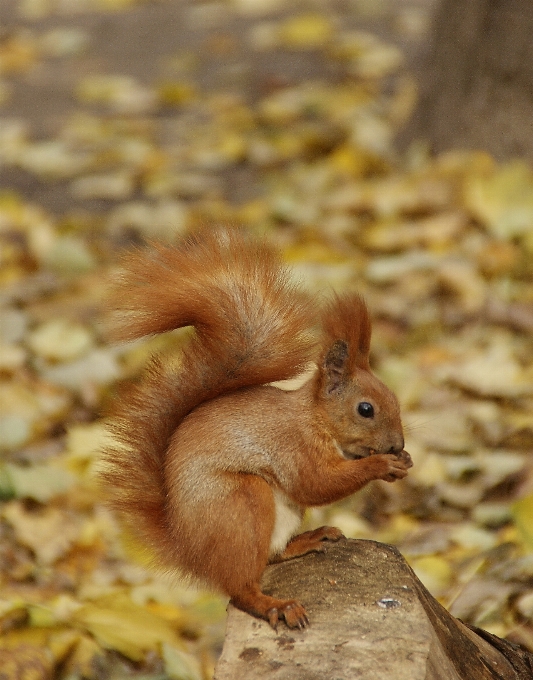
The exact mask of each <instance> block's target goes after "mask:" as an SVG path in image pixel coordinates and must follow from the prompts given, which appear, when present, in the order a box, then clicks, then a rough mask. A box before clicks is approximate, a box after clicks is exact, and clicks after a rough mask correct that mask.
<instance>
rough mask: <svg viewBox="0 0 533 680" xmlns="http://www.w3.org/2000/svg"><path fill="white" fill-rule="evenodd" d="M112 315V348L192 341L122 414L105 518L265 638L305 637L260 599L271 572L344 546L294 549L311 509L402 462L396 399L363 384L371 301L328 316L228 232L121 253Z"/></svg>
mask: <svg viewBox="0 0 533 680" xmlns="http://www.w3.org/2000/svg"><path fill="white" fill-rule="evenodd" d="M111 308H112V310H113V316H114V319H115V325H114V335H115V337H117V338H120V339H132V338H136V337H141V336H143V335H146V334H149V333H161V332H164V331H168V330H172V329H175V328H179V327H182V326H185V325H192V326H194V329H195V335H194V337H193V338H192V340H191V341H190V342H189V344H188V345H187V347H186V348H185V350H184V352H183V357H182V361H181V363H180V365H179V366H175V365H173V364H172V363H170V362H168V361H165V360H163V359H161V358H155V359H153V360H152V361H151V363H150V365H149V367H148V370H147V372H146V375H145V376H144V378H143V379H142V380H141V381H140V382H139V383H138V384H135V385H132V386H130V387H129V388H128V389H127V390H126V391H125V393H123V394H122V395H121V396H120V397H119V398H117V400H116V403H115V406H114V408H113V411H112V413H111V419H110V429H111V431H112V433H113V435H114V438H115V441H116V442H117V443H116V445H114V446H110V447H109V448H108V449H107V450H106V452H105V457H104V459H105V466H104V471H103V475H102V476H103V479H104V482H105V484H106V487H107V493H108V495H109V498H110V503H111V505H112V506H113V507H114V508H115V510H116V511H117V512H118V513H119V515H120V516H121V518H122V519H123V521H124V522H125V524H126V525H127V526H128V528H129V529H130V531H132V532H133V533H134V534H135V535H136V536H137V538H138V539H140V540H141V541H142V542H143V543H144V544H145V545H146V546H147V547H148V548H149V549H150V550H151V551H152V552H153V554H154V555H155V560H156V563H157V564H158V565H159V566H165V567H170V568H180V569H181V570H182V571H184V572H185V573H187V574H190V575H192V576H193V577H195V578H199V579H202V580H204V581H206V582H207V583H210V584H211V585H213V586H215V587H217V588H219V589H221V590H222V591H224V592H226V593H227V594H228V595H229V596H230V597H231V598H232V600H233V602H234V603H235V604H236V605H237V606H239V607H241V608H243V609H245V610H246V611H249V612H250V613H253V614H254V615H257V616H261V617H263V618H266V619H268V620H269V621H270V622H271V624H272V625H276V623H277V621H278V619H280V618H283V619H284V620H285V621H286V623H287V624H288V625H289V626H298V627H302V626H304V625H306V623H307V617H306V614H305V610H304V609H303V607H302V606H301V605H300V604H298V603H295V602H294V601H289V600H287V601H280V600H275V599H273V598H270V597H267V596H266V595H263V594H262V593H261V592H260V588H259V580H260V577H261V574H262V572H263V570H264V568H265V566H266V564H267V562H268V561H269V560H273V559H274V560H276V559H284V558H289V557H293V556H295V555H299V554H302V553H304V552H309V551H312V550H317V549H320V547H321V545H322V544H321V541H322V540H325V539H329V540H335V539H338V538H339V536H340V534H339V533H338V530H334V529H328V528H326V529H325V530H317V531H316V532H312V533H310V534H306V535H305V536H302V537H301V538H299V539H295V540H294V541H292V542H290V540H291V538H293V536H294V534H295V533H296V530H297V527H298V524H299V521H300V519H301V516H302V513H303V509H304V508H305V507H306V506H308V505H320V504H323V503H329V502H331V501H332V500H336V499H338V498H342V497H345V496H347V495H349V494H351V493H353V492H354V491H356V490H357V489H359V488H361V487H362V486H364V485H365V484H366V483H367V482H369V481H370V480H372V479H386V480H388V481H393V480H394V479H397V478H401V477H403V476H405V474H407V468H408V467H409V466H410V464H411V463H410V459H409V455H408V454H406V453H405V452H404V451H403V436H402V428H401V422H400V415H399V408H398V404H397V401H396V399H395V397H394V395H392V393H391V392H390V391H389V390H388V389H387V388H386V387H385V385H383V384H382V383H381V382H380V381H379V380H378V379H377V378H376V377H375V376H374V375H373V374H372V373H371V372H370V368H369V363H368V355H369V349H370V320H369V316H368V312H367V310H366V307H365V305H364V302H363V301H362V300H361V298H359V297H358V296H354V295H347V296H341V297H336V298H335V299H334V300H333V301H332V302H331V303H329V304H328V305H327V306H326V307H325V309H324V310H322V311H321V310H320V309H319V308H318V305H317V303H316V301H315V300H314V298H313V297H312V296H310V295H308V294H305V293H303V292H302V291H301V290H300V289H299V288H297V287H296V286H295V285H294V284H293V283H292V282H291V281H290V278H289V276H288V273H287V270H286V268H285V267H284V266H283V265H282V264H281V263H280V261H279V259H278V257H277V255H276V254H275V252H273V251H272V250H271V249H270V248H268V247H267V246H265V245H264V244H258V243H256V242H255V241H253V240H251V239H250V238H248V237H246V236H245V235H244V234H242V233H241V232H239V231H236V230H231V229H222V228H221V229H215V230H210V231H204V232H202V233H200V234H199V235H198V236H196V237H195V238H193V239H190V240H188V241H186V242H185V243H183V244H182V245H180V246H179V247H169V246H161V245H155V246H153V247H152V248H151V249H150V250H149V251H148V252H147V253H145V252H138V253H134V254H131V255H129V256H128V257H127V258H126V259H125V260H124V262H123V266H122V273H121V276H120V280H119V282H118V284H117V285H116V286H115V287H114V289H113V291H112V294H111ZM315 323H318V325H319V326H321V328H322V339H321V342H320V344H319V346H317V344H316V342H315V340H314V324H315ZM311 360H314V361H315V362H317V363H318V369H319V370H318V371H317V373H316V376H315V377H314V378H313V379H312V380H311V381H309V382H308V383H307V384H305V385H304V386H303V387H301V388H300V389H298V390H296V391H293V392H284V391H281V390H279V389H277V388H275V387H268V386H265V384H266V383H269V382H274V381H278V380H282V379H286V378H291V377H294V376H296V375H298V374H299V373H301V372H302V370H303V369H304V368H305V367H306V366H307V365H308V363H309V362H310V361H311ZM361 401H369V402H371V403H372V404H373V406H374V409H375V415H374V417H373V418H372V419H371V420H372V422H370V419H369V418H363V417H361V416H360V415H358V413H357V405H358V403H360V402H361ZM371 454H375V455H371Z"/></svg>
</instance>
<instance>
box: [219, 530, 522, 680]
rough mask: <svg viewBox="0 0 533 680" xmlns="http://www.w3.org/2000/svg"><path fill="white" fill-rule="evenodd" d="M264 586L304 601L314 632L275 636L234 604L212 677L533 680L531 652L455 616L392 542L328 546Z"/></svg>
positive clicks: (287, 565)
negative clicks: (464, 622)
mask: <svg viewBox="0 0 533 680" xmlns="http://www.w3.org/2000/svg"><path fill="white" fill-rule="evenodd" d="M263 589H264V591H265V592H266V593H268V594H272V595H274V596H276V597H283V598H293V597H294V598H297V599H298V600H300V601H301V602H302V603H303V604H305V606H306V608H307V612H308V614H309V619H310V626H309V628H307V629H306V630H304V631H299V630H289V629H288V628H287V627H286V626H285V625H284V624H283V623H280V624H279V626H278V630H277V631H274V630H272V628H270V626H269V625H268V624H267V623H266V622H265V621H260V620H258V619H254V618H253V617H251V616H249V615H248V614H244V613H243V612H241V611H239V610H237V609H235V608H233V607H231V606H230V607H229V616H228V624H227V631H226V640H225V643H224V649H223V651H222V656H221V658H220V660H219V662H218V665H217V668H216V672H215V680H235V678H246V680H260V679H265V678H268V680H276V679H278V678H279V679H280V680H281V679H283V680H319V679H320V680H322V679H323V678H332V679H334V680H353V678H364V680H531V678H533V655H531V654H529V653H528V652H526V651H524V650H522V649H520V648H519V647H517V646H516V645H513V644H511V643H510V642H507V641H506V640H501V639H500V638H496V637H494V636H492V635H490V634H488V633H485V632H484V631H479V630H472V629H470V628H468V627H467V626H465V625H464V624H463V623H461V622H460V621H458V620H457V619H455V618H454V617H453V616H451V614H449V613H448V612H447V611H446V610H445V609H444V608H443V607H442V606H441V605H440V604H439V603H438V602H437V601H436V600H435V599H434V598H433V597H432V596H431V595H430V594H429V593H428V591H427V590H426V589H425V588H424V586H423V585H422V583H421V582H420V581H419V580H418V578H417V577H416V576H415V574H414V573H413V571H412V570H411V569H410V567H409V566H408V564H407V563H406V562H405V560H404V559H403V557H402V556H401V555H400V553H399V552H398V551H397V550H396V548H393V547H391V546H388V545H383V544H380V543H376V542H374V541H354V540H343V541H340V542H339V543H335V544H327V545H326V546H325V552H324V553H313V554H310V555H306V556H304V557H302V558H299V559H294V560H290V561H288V562H284V563H281V564H276V565H272V566H270V567H269V568H268V569H267V570H266V572H265V575H264V579H263Z"/></svg>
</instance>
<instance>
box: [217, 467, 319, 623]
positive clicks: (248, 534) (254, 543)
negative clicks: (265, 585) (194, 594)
mask: <svg viewBox="0 0 533 680" xmlns="http://www.w3.org/2000/svg"><path fill="white" fill-rule="evenodd" d="M228 481H229V480H228V478H226V483H227V482H228ZM228 491H229V489H226V493H225V494H224V495H223V497H222V498H221V499H220V501H219V503H218V504H217V508H216V512H215V513H213V518H212V521H211V522H210V533H211V540H210V545H209V553H208V556H206V559H207V565H206V566H207V570H208V571H209V573H206V576H207V577H208V579H209V580H210V581H211V582H212V583H213V584H214V585H217V586H218V587H219V588H221V589H222V590H224V591H225V592H226V593H227V594H228V595H229V596H230V598H231V602H232V604H233V605H234V606H235V607H237V608H239V609H242V610H243V611H245V612H247V613H249V614H252V615H253V616H257V617H259V618H262V619H266V620H267V621H268V622H269V623H270V625H271V626H272V627H273V628H276V626H277V623H278V621H279V620H281V619H283V620H285V623H286V624H287V625H288V626H289V627H290V628H300V629H301V628H304V627H305V626H306V625H307V623H308V619H307V615H306V613H305V609H304V608H303V607H302V605H301V604H299V603H298V602H296V600H279V599H277V598H274V597H270V596H268V595H265V594H263V593H262V592H261V588H260V585H259V582H260V580H261V576H262V574H263V571H264V570H265V567H266V565H267V562H268V555H269V551H270V542H271V538H272V532H273V530H274V524H275V512H276V511H275V504H274V497H273V494H272V489H271V487H270V486H269V485H268V483H267V482H266V481H265V480H264V479H262V478H261V477H258V476H256V475H248V474H239V475H234V476H233V475H232V476H231V491H229V493H228ZM226 509H227V510H226ZM227 511H229V512H231V517H228V516H227V515H226V512H227ZM229 527H231V533H230V534H229V533H228V528H229ZM207 570H206V571H207Z"/></svg>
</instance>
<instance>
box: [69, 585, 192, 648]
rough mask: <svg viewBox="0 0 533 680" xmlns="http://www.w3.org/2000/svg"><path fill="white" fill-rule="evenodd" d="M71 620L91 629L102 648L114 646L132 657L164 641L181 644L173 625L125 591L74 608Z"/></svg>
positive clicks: (173, 644) (159, 645)
mask: <svg viewBox="0 0 533 680" xmlns="http://www.w3.org/2000/svg"><path fill="white" fill-rule="evenodd" d="M73 620H74V621H76V623H77V624H78V625H79V626H81V627H83V628H85V629H86V630H87V631H88V632H90V633H91V634H92V635H93V636H94V637H95V638H96V640H97V641H98V642H99V644H100V645H101V646H102V647H104V648H105V649H114V650H117V651H119V652H120V653H121V654H124V656H127V657H128V658H129V659H132V660H133V661H141V660H142V659H143V658H144V655H145V653H146V652H147V651H149V650H154V651H159V649H160V647H161V645H162V644H163V643H164V642H167V643H168V644H169V645H172V646H180V639H179V636H178V634H177V633H176V631H175V628H174V626H173V625H171V624H170V623H169V622H168V621H166V620H165V619H164V618H162V617H161V616H158V615H157V614H155V613H153V612H150V611H149V610H148V609H147V608H146V607H142V606H139V605H136V604H134V603H132V602H131V601H130V600H129V599H128V598H127V597H126V596H124V595H118V596H117V595H114V596H113V597H103V598H101V599H99V600H96V601H94V602H91V603H89V604H87V605H85V606H84V607H82V608H81V609H80V610H79V611H77V612H76V613H75V614H74V616H73Z"/></svg>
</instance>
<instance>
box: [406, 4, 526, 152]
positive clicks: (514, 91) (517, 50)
mask: <svg viewBox="0 0 533 680" xmlns="http://www.w3.org/2000/svg"><path fill="white" fill-rule="evenodd" d="M532 35H533V2H531V0H467V1H466V2H465V0H442V2H441V5H440V7H439V9H438V11H437V12H436V16H435V23H434V29H433V46H432V49H431V53H430V58H429V61H428V63H427V64H426V65H425V70H424V73H423V75H422V92H421V98H420V102H419V106H418V110H417V113H416V114H415V117H414V119H413V121H412V124H411V126H410V128H409V130H408V131H407V132H406V134H405V135H404V139H405V137H408V138H410V139H412V138H419V137H422V138H425V139H427V140H428V141H429V142H430V144H431V146H432V148H433V150H434V151H437V152H439V151H443V150H446V149H450V148H452V147H453V148H469V149H473V148H479V149H485V150H487V151H489V152H491V153H492V154H493V155H494V156H495V157H496V158H498V159H503V158H509V157H517V156H519V157H524V158H529V159H531V160H533V40H532V39H531V36H532Z"/></svg>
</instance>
